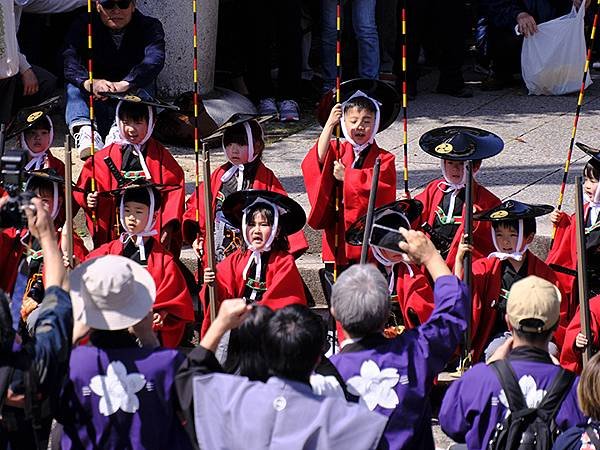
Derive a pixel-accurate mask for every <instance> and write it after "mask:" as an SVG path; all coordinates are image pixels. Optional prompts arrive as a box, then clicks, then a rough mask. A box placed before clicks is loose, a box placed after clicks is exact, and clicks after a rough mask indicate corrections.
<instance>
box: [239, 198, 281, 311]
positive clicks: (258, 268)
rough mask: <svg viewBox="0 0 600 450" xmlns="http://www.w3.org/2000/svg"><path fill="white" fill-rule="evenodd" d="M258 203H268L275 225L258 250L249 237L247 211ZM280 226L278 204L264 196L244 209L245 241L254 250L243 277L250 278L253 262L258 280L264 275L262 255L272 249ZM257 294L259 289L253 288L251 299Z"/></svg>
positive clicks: (243, 227) (243, 226)
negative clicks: (261, 261)
mask: <svg viewBox="0 0 600 450" xmlns="http://www.w3.org/2000/svg"><path fill="white" fill-rule="evenodd" d="M256 204H266V205H268V206H269V207H270V208H271V210H272V211H273V226H272V227H271V234H270V235H269V237H268V238H267V242H265V245H264V247H263V248H262V249H261V250H256V248H255V247H254V245H252V241H250V239H248V233H247V230H248V222H247V215H248V214H247V211H248V210H249V209H250V208H252V207H253V206H254V205H256ZM278 227H279V208H278V207H277V206H276V205H274V204H273V203H271V202H269V201H268V200H265V199H262V198H257V199H256V200H254V202H252V204H250V205H249V206H247V207H246V208H245V209H244V215H243V216H242V234H243V235H244V242H246V245H247V246H248V249H249V250H251V251H252V254H251V255H250V259H249V260H248V263H247V264H246V267H244V271H243V272H242V277H243V279H244V280H247V279H248V270H249V269H250V266H251V265H252V262H254V263H255V264H256V274H255V275H254V277H255V279H256V280H257V281H260V277H261V275H262V265H261V263H260V255H261V253H263V252H268V251H269V250H271V245H272V244H273V241H274V240H275V236H276V235H277V228H278ZM256 295H257V291H255V290H253V291H252V293H251V294H250V300H254V299H255V298H256Z"/></svg>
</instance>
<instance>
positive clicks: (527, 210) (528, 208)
mask: <svg viewBox="0 0 600 450" xmlns="http://www.w3.org/2000/svg"><path fill="white" fill-rule="evenodd" d="M552 211H554V206H551V205H530V204H527V203H522V202H518V201H517V200H506V201H504V202H502V203H501V204H500V205H498V206H496V207H494V208H492V209H489V210H487V211H483V212H480V213H477V214H474V215H473V220H481V221H492V222H502V221H508V220H521V219H531V218H534V217H540V216H544V215H546V214H550V213H551V212H552Z"/></svg>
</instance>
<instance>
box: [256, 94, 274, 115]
mask: <svg viewBox="0 0 600 450" xmlns="http://www.w3.org/2000/svg"><path fill="white" fill-rule="evenodd" d="M258 114H260V115H261V116H276V115H277V105H276V104H275V99H274V98H273V97H268V98H263V99H262V100H261V101H260V102H259V103H258Z"/></svg>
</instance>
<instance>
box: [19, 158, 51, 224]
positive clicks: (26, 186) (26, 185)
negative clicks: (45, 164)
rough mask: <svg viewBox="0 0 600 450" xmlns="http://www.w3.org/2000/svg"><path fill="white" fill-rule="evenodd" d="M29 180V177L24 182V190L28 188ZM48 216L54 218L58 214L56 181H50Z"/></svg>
mask: <svg viewBox="0 0 600 450" xmlns="http://www.w3.org/2000/svg"><path fill="white" fill-rule="evenodd" d="M36 170H37V169H36ZM30 182H31V178H30V179H29V180H27V183H25V190H26V191H28V190H29V183H30ZM50 216H51V217H52V219H56V216H58V183H57V182H56V181H52V211H50Z"/></svg>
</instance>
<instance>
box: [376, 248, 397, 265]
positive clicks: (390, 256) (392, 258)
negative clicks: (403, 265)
mask: <svg viewBox="0 0 600 450" xmlns="http://www.w3.org/2000/svg"><path fill="white" fill-rule="evenodd" d="M379 251H380V252H381V255H382V256H383V257H384V258H385V259H387V260H388V261H389V262H392V263H398V262H400V261H402V260H403V258H402V254H401V253H397V252H392V251H390V250H388V249H385V248H380V249H379Z"/></svg>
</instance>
